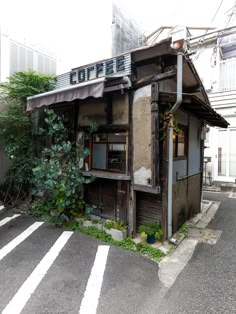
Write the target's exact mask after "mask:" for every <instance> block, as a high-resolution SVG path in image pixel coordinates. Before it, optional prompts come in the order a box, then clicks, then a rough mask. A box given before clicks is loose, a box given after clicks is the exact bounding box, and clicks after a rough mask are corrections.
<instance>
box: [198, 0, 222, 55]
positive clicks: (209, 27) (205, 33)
mask: <svg viewBox="0 0 236 314" xmlns="http://www.w3.org/2000/svg"><path fill="white" fill-rule="evenodd" d="M223 2H224V0H221V2H220V4H219V6H218V8H217V10H216V13H215V14H214V16H213V18H212V20H211V24H212V23H213V22H214V20H215V18H216V16H217V14H218V12H219V10H220V8H221V6H222V4H223ZM211 24H210V25H211ZM209 28H210V27H208V28H207V30H206V32H205V34H204V35H203V37H202V41H203V40H204V38H205V36H206V35H207V33H208V31H209ZM205 49H206V47H204V48H203V50H202V51H200V52H199V54H198V55H197V56H196V57H195V59H194V61H196V60H197V59H198V58H199V56H200V55H201V54H202V53H203V51H204V50H205Z"/></svg>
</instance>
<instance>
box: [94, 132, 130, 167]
mask: <svg viewBox="0 0 236 314" xmlns="http://www.w3.org/2000/svg"><path fill="white" fill-rule="evenodd" d="M126 142H127V134H126V133H123V132H121V133H118V132H117V133H97V134H94V135H93V139H92V168H93V169H98V170H109V171H115V172H117V171H118V172H125V171H126V160H127V158H126V152H127V143H126Z"/></svg>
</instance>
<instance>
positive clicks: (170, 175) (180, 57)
mask: <svg viewBox="0 0 236 314" xmlns="http://www.w3.org/2000/svg"><path fill="white" fill-rule="evenodd" d="M182 89H183V53H182V52H178V53H177V98H176V102H175V104H174V106H173V107H172V109H171V110H170V114H174V113H175V112H176V111H177V110H178V108H179V107H180V105H181V103H182ZM168 155H169V158H168V238H170V237H171V236H172V190H173V187H172V185H173V116H172V117H171V118H170V122H169V136H168Z"/></svg>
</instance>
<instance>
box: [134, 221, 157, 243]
mask: <svg viewBox="0 0 236 314" xmlns="http://www.w3.org/2000/svg"><path fill="white" fill-rule="evenodd" d="M139 232H140V236H141V238H146V241H147V243H149V244H153V243H155V242H156V240H158V241H162V236H163V231H162V229H161V227H160V225H159V224H158V223H156V222H150V223H148V224H147V226H144V225H142V226H140V227H139Z"/></svg>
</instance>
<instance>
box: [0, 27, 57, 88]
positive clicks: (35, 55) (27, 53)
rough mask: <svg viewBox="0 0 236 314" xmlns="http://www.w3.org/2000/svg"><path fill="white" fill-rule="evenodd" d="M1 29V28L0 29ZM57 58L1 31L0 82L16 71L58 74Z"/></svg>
mask: <svg viewBox="0 0 236 314" xmlns="http://www.w3.org/2000/svg"><path fill="white" fill-rule="evenodd" d="M0 30H1V29H0ZM56 67H57V60H56V59H55V58H53V57H51V56H49V55H46V54H44V53H42V52H40V51H38V50H35V49H34V48H32V47H29V46H27V45H25V44H24V43H20V42H17V41H15V40H14V39H12V38H11V37H10V36H9V35H7V34H6V33H1V32H0V82H5V81H6V80H7V78H8V77H9V76H11V75H12V74H13V73H14V72H19V71H27V70H29V69H30V70H34V71H36V72H39V73H45V74H51V75H56Z"/></svg>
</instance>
